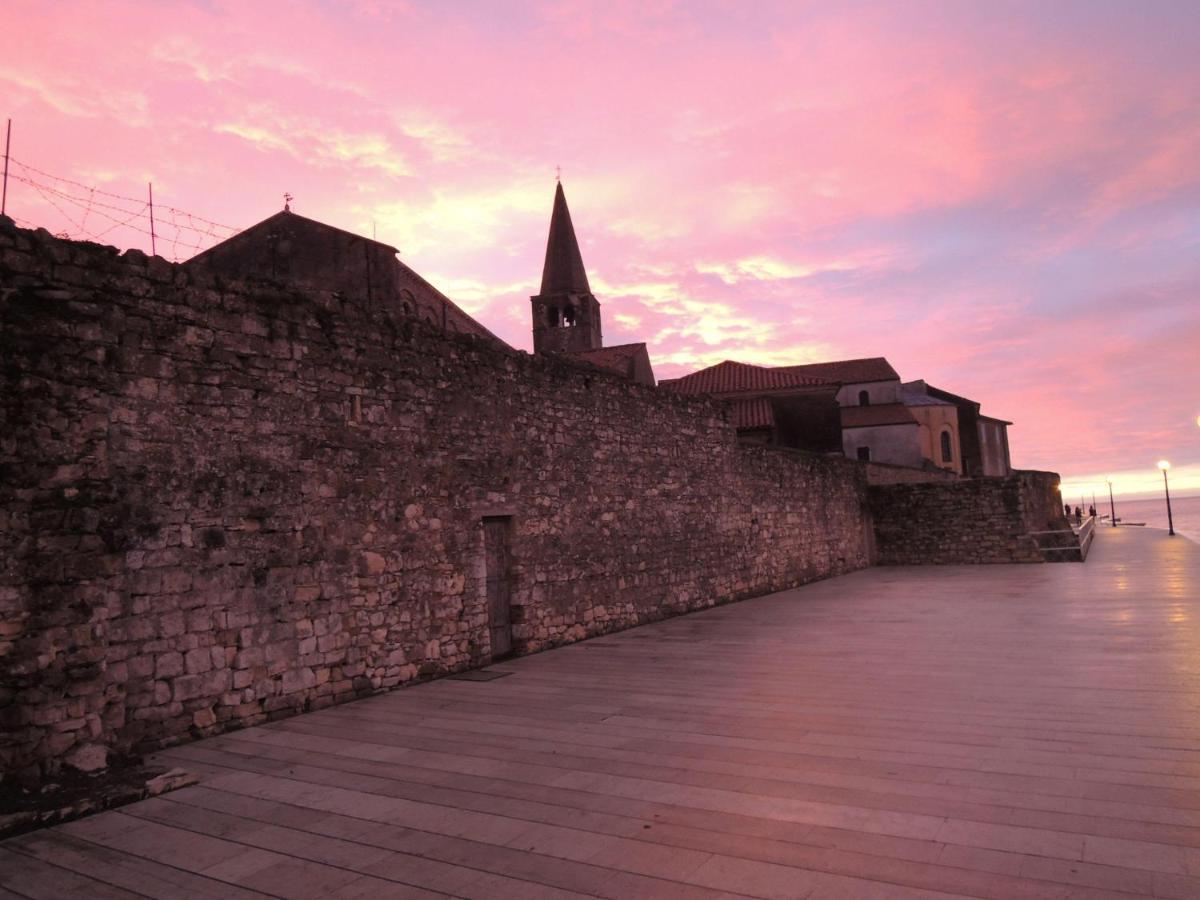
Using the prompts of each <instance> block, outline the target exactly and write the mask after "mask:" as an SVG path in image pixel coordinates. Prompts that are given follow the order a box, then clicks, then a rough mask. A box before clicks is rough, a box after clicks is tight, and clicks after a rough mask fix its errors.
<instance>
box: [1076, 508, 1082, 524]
mask: <svg viewBox="0 0 1200 900" xmlns="http://www.w3.org/2000/svg"><path fill="white" fill-rule="evenodd" d="M1075 524H1076V525H1082V524H1083V510H1081V509H1080V508H1079V507H1078V506H1077V507H1075Z"/></svg>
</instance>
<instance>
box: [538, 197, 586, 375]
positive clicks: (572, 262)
mask: <svg viewBox="0 0 1200 900" xmlns="http://www.w3.org/2000/svg"><path fill="white" fill-rule="evenodd" d="M530 301H531V302H532V304H533V350H534V352H535V353H556V352H562V351H571V350H595V349H597V348H599V347H603V346H604V339H603V337H602V336H601V333H600V303H599V302H598V301H597V300H596V298H595V296H594V295H593V294H592V289H591V287H590V286H589V285H588V278H587V271H586V270H585V269H584V267H583V255H582V254H581V253H580V252H579V242H578V241H577V240H576V239H575V227H574V226H573V225H572V224H571V213H570V210H568V209H567V196H566V194H565V193H563V186H562V182H561V181H559V182H558V185H557V187H556V188H555V190H554V211H553V212H552V213H551V215H550V236H549V237H548V238H547V240H546V262H545V264H544V265H543V266H542V287H541V290H540V291H539V292H538V293H537V294H536V295H535V296H533V297H531V298H530Z"/></svg>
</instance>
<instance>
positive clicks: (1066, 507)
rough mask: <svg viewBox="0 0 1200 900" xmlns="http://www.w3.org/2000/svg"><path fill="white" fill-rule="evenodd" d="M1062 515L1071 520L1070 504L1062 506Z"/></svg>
mask: <svg viewBox="0 0 1200 900" xmlns="http://www.w3.org/2000/svg"><path fill="white" fill-rule="evenodd" d="M1063 515H1064V516H1066V517H1067V518H1068V519H1069V518H1071V504H1070V503H1064V504H1063Z"/></svg>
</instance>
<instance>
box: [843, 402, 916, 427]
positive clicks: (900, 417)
mask: <svg viewBox="0 0 1200 900" xmlns="http://www.w3.org/2000/svg"><path fill="white" fill-rule="evenodd" d="M916 424H917V420H916V419H915V418H914V417H913V414H912V413H911V412H909V411H908V407H907V406H905V405H904V404H903V403H881V404H880V405H879V406H843V407H842V427H843V428H869V427H871V426H873V425H916Z"/></svg>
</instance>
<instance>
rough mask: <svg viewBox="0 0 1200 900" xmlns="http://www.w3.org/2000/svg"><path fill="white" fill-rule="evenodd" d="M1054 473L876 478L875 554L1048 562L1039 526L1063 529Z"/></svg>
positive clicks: (895, 559) (887, 558)
mask: <svg viewBox="0 0 1200 900" xmlns="http://www.w3.org/2000/svg"><path fill="white" fill-rule="evenodd" d="M1057 484H1058V476H1057V475H1055V474H1054V473H1052V472H1032V471H1019V472H1015V473H1014V474H1013V475H1011V476H1009V477H1008V478H971V479H965V480H961V481H957V480H956V481H941V482H928V483H924V484H920V483H910V484H882V485H877V484H872V485H871V486H870V489H869V495H870V506H871V514H872V517H873V520H874V527H875V539H876V548H875V549H876V561H877V562H878V563H880V564H882V565H924V564H947V563H1011V562H1042V561H1043V555H1042V553H1041V552H1040V551H1039V550H1038V544H1037V541H1036V540H1035V539H1034V537H1033V536H1032V535H1033V533H1034V532H1039V531H1045V530H1061V531H1062V532H1063V534H1064V536H1065V537H1067V538H1069V539H1072V540H1073V535H1072V533H1071V530H1070V526H1069V525H1068V524H1067V523H1066V521H1065V520H1063V519H1062V515H1061V511H1060V510H1059V509H1058V493H1057V492H1056V490H1055V488H1056V486H1057Z"/></svg>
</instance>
